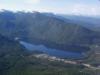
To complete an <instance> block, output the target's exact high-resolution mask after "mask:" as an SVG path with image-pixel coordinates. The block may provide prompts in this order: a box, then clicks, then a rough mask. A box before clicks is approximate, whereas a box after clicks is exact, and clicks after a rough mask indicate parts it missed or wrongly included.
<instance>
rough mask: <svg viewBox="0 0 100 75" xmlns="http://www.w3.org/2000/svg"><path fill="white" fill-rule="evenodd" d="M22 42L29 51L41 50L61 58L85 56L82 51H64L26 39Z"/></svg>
mask: <svg viewBox="0 0 100 75" xmlns="http://www.w3.org/2000/svg"><path fill="white" fill-rule="evenodd" d="M20 44H22V45H23V46H24V47H25V48H26V49H27V50H29V51H39V52H43V53H45V54H48V55H51V56H56V57H59V58H71V59H80V58H83V57H84V56H83V54H82V53H80V52H72V51H71V52H70V51H67V50H66V51H64V50H58V49H53V48H47V47H46V46H44V45H35V44H31V43H28V42H24V41H20Z"/></svg>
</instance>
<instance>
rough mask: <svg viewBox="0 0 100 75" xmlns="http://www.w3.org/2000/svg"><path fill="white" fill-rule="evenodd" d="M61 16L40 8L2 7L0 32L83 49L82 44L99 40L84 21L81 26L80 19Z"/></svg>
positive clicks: (90, 43) (34, 41) (63, 46)
mask: <svg viewBox="0 0 100 75" xmlns="http://www.w3.org/2000/svg"><path fill="white" fill-rule="evenodd" d="M61 18H62V17H58V16H56V15H53V14H47V13H40V12H33V13H32V12H27V13H25V12H16V13H14V12H11V11H3V12H0V33H1V34H2V35H4V36H7V37H9V38H10V39H14V38H16V37H18V38H20V39H21V40H25V41H28V42H32V43H36V44H44V45H47V46H49V47H54V48H60V49H63V50H73V49H75V50H78V48H79V47H82V48H81V49H84V48H83V47H84V46H85V47H87V46H88V47H89V46H91V45H93V44H98V40H99V39H100V34H99V32H97V31H93V30H91V29H88V28H87V27H84V26H85V23H84V26H82V25H83V22H82V25H81V21H79V22H78V21H77V24H76V22H75V21H72V20H70V19H68V20H63V19H61ZM69 18H73V16H72V17H69ZM79 18H81V17H79ZM73 19H75V18H73ZM83 19H85V18H83ZM75 20H76V19H75ZM99 43H100V42H99ZM87 49H88V48H87ZM87 49H86V48H85V49H84V50H87ZM88 50H89V49H88Z"/></svg>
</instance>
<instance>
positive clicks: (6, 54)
mask: <svg viewBox="0 0 100 75" xmlns="http://www.w3.org/2000/svg"><path fill="white" fill-rule="evenodd" d="M36 54H37V53H35V52H32V53H29V52H28V51H27V50H26V49H25V48H24V47H23V46H22V45H20V44H19V43H18V41H14V40H9V39H8V38H6V37H4V36H2V35H0V74H1V75H33V74H36V75H57V74H60V75H61V74H63V75H66V74H68V75H72V74H75V75H77V74H78V75H83V73H84V72H81V73H80V70H84V69H83V68H81V66H79V65H76V66H77V68H76V66H75V65H71V64H65V63H63V62H62V63H61V62H58V61H49V59H48V60H45V59H44V58H42V59H38V58H36V57H34V55H36ZM37 55H38V54H37ZM70 70H71V71H70ZM86 75H89V74H88V73H87V72H86Z"/></svg>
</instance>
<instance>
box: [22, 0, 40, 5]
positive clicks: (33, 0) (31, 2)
mask: <svg viewBox="0 0 100 75" xmlns="http://www.w3.org/2000/svg"><path fill="white" fill-rule="evenodd" d="M22 1H23V2H25V3H26V4H27V3H28V4H37V3H39V2H40V0H22Z"/></svg>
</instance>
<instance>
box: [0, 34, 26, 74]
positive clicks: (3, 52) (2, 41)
mask: <svg viewBox="0 0 100 75" xmlns="http://www.w3.org/2000/svg"><path fill="white" fill-rule="evenodd" d="M25 54H27V53H26V51H25V48H24V47H23V46H22V45H20V44H19V43H18V42H17V41H13V40H9V39H8V38H6V37H4V36H2V35H0V74H1V75H3V74H4V73H5V72H6V71H7V70H8V69H10V68H12V67H14V66H15V63H16V62H17V61H18V60H20V59H22V57H21V56H22V55H23V56H24V55H25Z"/></svg>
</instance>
